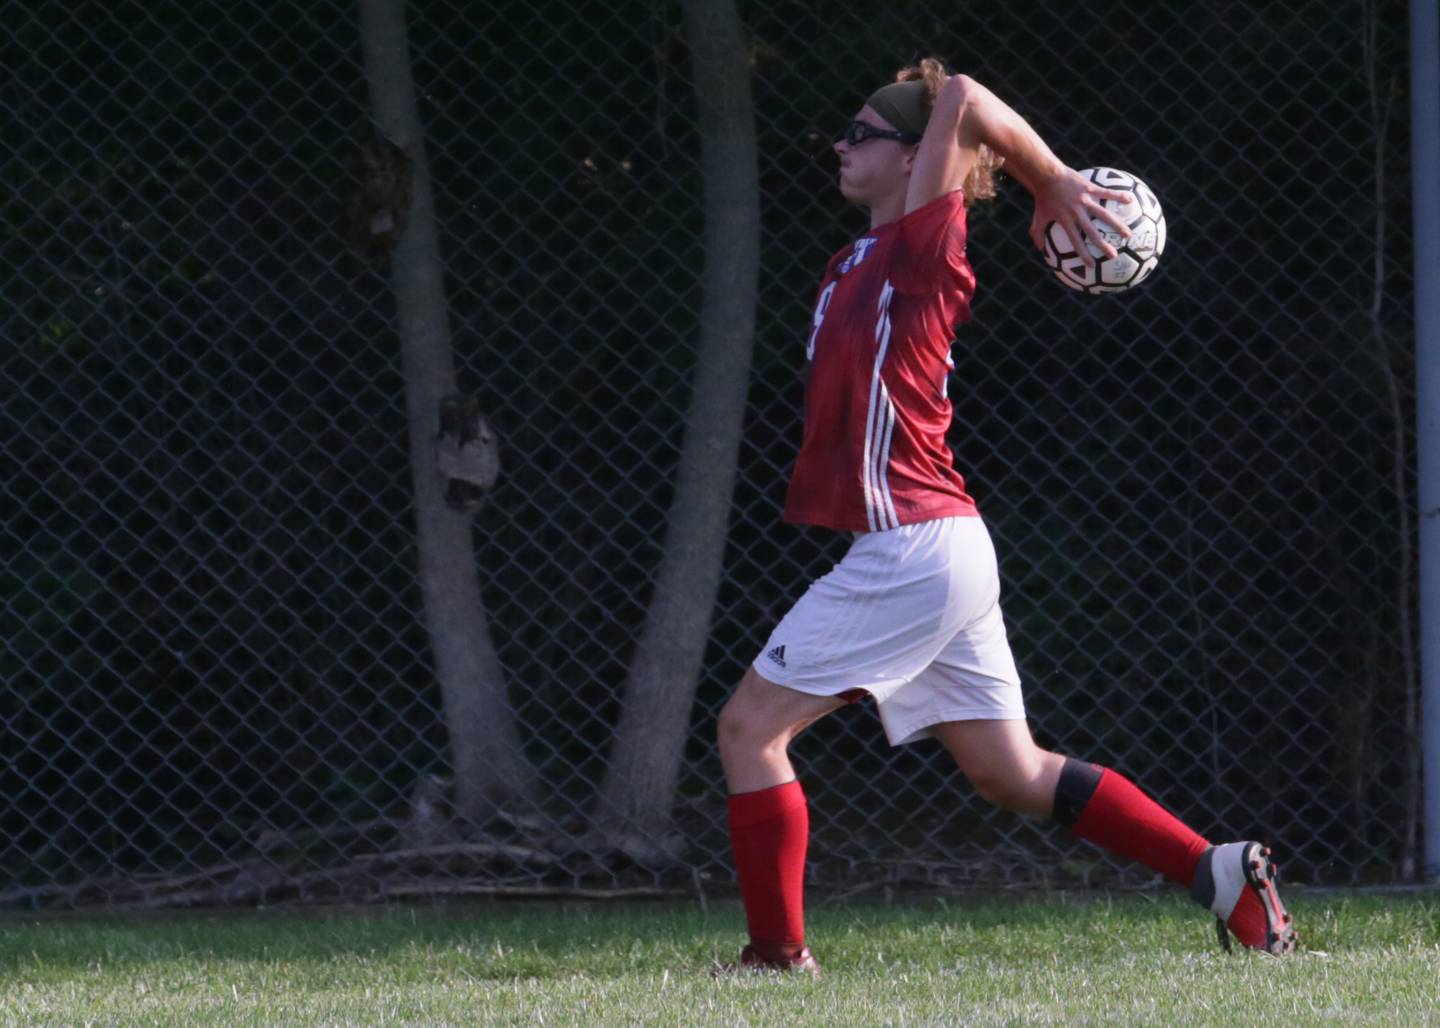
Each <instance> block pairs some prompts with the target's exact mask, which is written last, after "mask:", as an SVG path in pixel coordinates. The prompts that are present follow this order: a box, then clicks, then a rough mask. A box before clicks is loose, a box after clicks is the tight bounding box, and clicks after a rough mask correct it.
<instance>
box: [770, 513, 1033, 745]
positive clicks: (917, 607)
mask: <svg viewBox="0 0 1440 1028" xmlns="http://www.w3.org/2000/svg"><path fill="white" fill-rule="evenodd" d="M755 670H756V671H757V672H758V673H759V674H760V675H761V676H762V677H764V678H766V679H769V680H770V681H772V682H775V683H776V684H778V685H783V686H785V687H787V688H790V689H795V690H797V691H799V692H803V693H809V694H811V695H814V696H838V695H841V694H843V693H846V692H851V691H853V690H856V689H863V690H864V691H865V692H867V693H869V694H870V695H871V696H873V697H874V698H875V702H876V705H877V706H878V707H879V710H880V720H881V722H882V723H883V724H884V725H885V735H886V736H887V737H888V738H889V740H890V743H891V745H893V746H899V745H902V744H904V743H907V742H915V741H916V740H918V739H922V738H925V737H927V736H929V735H930V734H931V732H930V729H931V727H932V726H934V725H937V724H939V723H941V722H944V721H1004V720H1020V719H1023V718H1024V717H1025V702H1024V699H1023V697H1022V696H1021V694H1020V675H1019V674H1018V673H1017V672H1016V670H1015V658H1014V657H1013V656H1012V655H1011V653H1010V642H1009V640H1008V639H1006V637H1005V621H1004V619H1003V618H1002V617H1001V615H1000V577H999V574H998V573H997V570H996V567H995V548H994V546H993V545H992V544H991V542H990V533H989V532H988V531H986V529H985V523H984V522H983V521H981V520H980V519H979V518H978V517H957V518H943V519H941V520H939V521H925V522H921V523H920V524H916V525H901V526H900V527H899V528H892V529H889V530H888V531H884V532H865V533H858V534H857V536H856V539H855V541H854V543H852V544H851V546H850V549H849V551H848V552H847V553H846V554H845V557H844V559H842V560H841V561H840V563H839V564H836V565H835V567H833V568H832V569H831V570H830V571H829V573H827V574H825V575H823V576H822V577H820V578H818V579H816V580H815V582H814V583H813V584H812V585H811V586H810V588H809V589H808V590H806V592H805V595H804V596H802V597H800V599H799V601H798V602H797V603H796V604H795V606H794V607H792V608H791V609H790V612H789V613H788V614H786V615H785V617H784V618H783V619H781V621H780V624H779V625H777V626H776V627H775V631H774V632H772V633H771V635H770V639H769V641H768V642H766V644H765V646H764V648H763V649H762V650H761V651H760V656H759V657H758V658H756V660H755Z"/></svg>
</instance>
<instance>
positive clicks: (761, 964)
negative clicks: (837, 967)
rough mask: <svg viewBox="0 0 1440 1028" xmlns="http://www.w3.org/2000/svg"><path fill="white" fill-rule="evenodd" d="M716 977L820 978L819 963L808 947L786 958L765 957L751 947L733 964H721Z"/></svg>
mask: <svg viewBox="0 0 1440 1028" xmlns="http://www.w3.org/2000/svg"><path fill="white" fill-rule="evenodd" d="M714 974H715V976H716V977H719V976H721V975H729V974H808V975H809V976H810V977H811V978H819V977H820V962H819V961H818V960H816V959H815V954H813V953H811V952H810V948H809V947H808V946H801V947H800V949H799V950H798V951H797V952H795V953H793V954H790V955H788V956H767V955H765V954H763V953H761V952H760V951H759V950H757V949H756V948H755V947H754V946H753V945H750V946H746V947H745V948H744V949H742V950H741V951H740V959H739V961H738V962H736V963H734V964H721V965H720V966H719V967H717V968H716V969H715V972H714Z"/></svg>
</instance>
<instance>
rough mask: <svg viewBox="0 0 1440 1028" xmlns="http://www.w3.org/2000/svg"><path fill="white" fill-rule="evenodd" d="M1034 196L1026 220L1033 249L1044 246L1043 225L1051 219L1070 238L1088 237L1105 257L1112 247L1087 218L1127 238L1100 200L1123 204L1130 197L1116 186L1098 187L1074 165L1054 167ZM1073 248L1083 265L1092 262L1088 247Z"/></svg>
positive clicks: (1127, 233)
mask: <svg viewBox="0 0 1440 1028" xmlns="http://www.w3.org/2000/svg"><path fill="white" fill-rule="evenodd" d="M1034 195H1035V216H1034V217H1033V218H1031V219H1030V241H1031V242H1032V243H1034V244H1035V249H1037V250H1041V251H1043V250H1044V249H1045V228H1046V226H1048V225H1049V224H1050V223H1051V222H1052V221H1054V222H1058V223H1059V224H1060V227H1061V228H1063V229H1064V230H1065V232H1066V233H1067V234H1068V235H1069V236H1070V238H1071V239H1072V240H1076V239H1085V240H1088V241H1089V242H1090V243H1091V244H1092V245H1094V247H1095V248H1096V249H1097V250H1099V251H1100V252H1101V253H1102V254H1104V255H1105V257H1106V258H1107V259H1109V258H1112V257H1114V256H1115V247H1113V246H1111V245H1110V244H1109V243H1107V242H1106V241H1105V237H1104V236H1103V235H1102V234H1101V232H1102V228H1101V226H1098V225H1096V224H1095V223H1094V222H1092V221H1091V220H1090V219H1091V218H1094V219H1096V220H1097V221H1100V222H1102V223H1103V224H1104V225H1109V226H1110V227H1111V228H1113V229H1114V230H1115V231H1116V232H1117V233H1119V234H1120V235H1121V236H1123V237H1124V238H1127V239H1128V238H1129V237H1130V230H1129V229H1128V228H1126V227H1125V223H1124V222H1123V221H1121V220H1120V219H1119V218H1118V217H1116V216H1115V215H1114V214H1113V213H1112V212H1111V211H1110V210H1109V209H1107V208H1106V207H1105V206H1104V205H1102V204H1101V202H1100V201H1101V200H1113V201H1115V202H1116V203H1120V204H1127V203H1133V202H1134V199H1135V198H1134V196H1132V195H1131V194H1130V193H1127V192H1124V191H1122V190H1119V189H1105V188H1103V187H1102V186H1098V185H1096V184H1095V183H1093V182H1090V181H1088V180H1087V179H1086V178H1085V177H1084V176H1083V175H1081V174H1080V173H1079V172H1078V171H1076V170H1075V169H1074V168H1067V167H1064V166H1061V167H1060V168H1058V169H1057V170H1056V172H1055V174H1053V175H1050V176H1049V177H1048V178H1046V180H1045V181H1044V182H1042V183H1040V184H1039V185H1038V187H1037V188H1036V189H1035V190H1034ZM1076 249H1077V250H1079V251H1080V259H1081V260H1083V261H1084V262H1085V264H1086V265H1087V266H1089V265H1093V264H1094V263H1095V257H1094V256H1093V255H1092V254H1091V253H1090V250H1089V248H1088V247H1084V246H1077V247H1076Z"/></svg>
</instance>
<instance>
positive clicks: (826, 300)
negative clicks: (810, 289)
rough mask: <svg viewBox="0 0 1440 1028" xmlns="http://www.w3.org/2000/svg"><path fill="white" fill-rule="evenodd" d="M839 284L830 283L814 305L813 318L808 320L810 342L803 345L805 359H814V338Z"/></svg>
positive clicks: (818, 331) (836, 282)
mask: <svg viewBox="0 0 1440 1028" xmlns="http://www.w3.org/2000/svg"><path fill="white" fill-rule="evenodd" d="M839 284H840V283H839V282H838V281H835V282H831V283H830V284H829V285H828V286H826V287H825V289H824V290H823V291H822V292H821V293H820V299H819V300H818V301H816V303H815V316H814V317H813V318H811V319H810V341H809V342H808V343H806V344H805V359H806V360H807V361H813V360H814V359H815V338H816V337H817V336H818V335H819V334H820V326H821V325H822V324H824V322H825V308H827V307H829V306H830V297H831V296H833V295H834V293H835V287H836V286H838V285H839Z"/></svg>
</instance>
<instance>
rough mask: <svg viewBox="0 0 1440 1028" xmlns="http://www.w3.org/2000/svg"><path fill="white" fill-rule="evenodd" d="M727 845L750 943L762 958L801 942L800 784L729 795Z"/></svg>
mask: <svg viewBox="0 0 1440 1028" xmlns="http://www.w3.org/2000/svg"><path fill="white" fill-rule="evenodd" d="M729 806H730V846H731V848H732V849H733V850H734V852H735V870H736V872H737V873H738V874H739V876H740V897H741V899H742V900H744V903H745V923H746V926H747V927H748V928H749V930H750V944H751V945H752V946H754V947H755V948H756V949H757V950H759V951H760V952H761V953H763V954H764V955H765V956H767V957H772V958H776V959H780V958H784V957H789V956H792V955H793V954H795V953H797V952H799V950H800V947H801V946H803V945H804V944H805V847H806V844H807V842H808V841H809V838H810V810H809V807H807V806H806V803H805V793H804V791H803V790H802V789H801V788H800V783H799V782H798V781H797V782H786V783H785V784H784V785H776V786H773V787H771V788H769V789H760V790H757V791H756V792H742V793H738V794H737V795H734V796H731V797H730V803H729Z"/></svg>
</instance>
